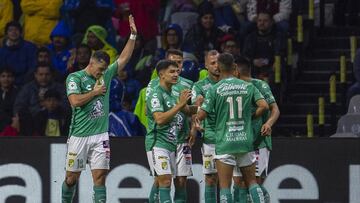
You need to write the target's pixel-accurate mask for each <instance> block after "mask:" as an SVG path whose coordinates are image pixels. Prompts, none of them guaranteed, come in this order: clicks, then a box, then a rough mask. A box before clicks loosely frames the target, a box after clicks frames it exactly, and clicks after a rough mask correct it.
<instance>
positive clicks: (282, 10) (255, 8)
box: [247, 0, 292, 34]
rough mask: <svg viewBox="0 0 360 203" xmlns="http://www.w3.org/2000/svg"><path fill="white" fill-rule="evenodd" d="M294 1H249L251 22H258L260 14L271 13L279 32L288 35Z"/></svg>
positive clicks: (248, 12) (248, 9)
mask: <svg viewBox="0 0 360 203" xmlns="http://www.w3.org/2000/svg"><path fill="white" fill-rule="evenodd" d="M291 2H292V0H249V2H248V4H247V17H248V20H249V21H251V22H254V23H255V22H257V18H258V15H259V13H261V12H266V13H269V14H270V15H271V16H272V18H273V20H274V21H275V24H276V28H277V29H278V31H280V32H283V33H284V34H287V32H288V30H289V18H290V14H291V9H292V8H291V6H292V4H291Z"/></svg>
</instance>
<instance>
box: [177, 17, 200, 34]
mask: <svg viewBox="0 0 360 203" xmlns="http://www.w3.org/2000/svg"><path fill="white" fill-rule="evenodd" d="M198 16H199V14H198V13H195V12H176V13H173V14H172V15H171V23H176V24H178V25H180V27H181V29H182V30H183V33H184V36H185V34H186V33H187V31H188V30H189V29H190V28H191V27H192V26H193V25H194V24H196V22H197V18H198Z"/></svg>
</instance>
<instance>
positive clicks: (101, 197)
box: [93, 186, 106, 203]
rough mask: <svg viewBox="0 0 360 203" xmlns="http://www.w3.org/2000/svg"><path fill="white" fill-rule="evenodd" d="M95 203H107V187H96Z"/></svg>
mask: <svg viewBox="0 0 360 203" xmlns="http://www.w3.org/2000/svg"><path fill="white" fill-rule="evenodd" d="M93 189H94V196H93V201H94V203H105V202H106V187H105V186H94V187H93Z"/></svg>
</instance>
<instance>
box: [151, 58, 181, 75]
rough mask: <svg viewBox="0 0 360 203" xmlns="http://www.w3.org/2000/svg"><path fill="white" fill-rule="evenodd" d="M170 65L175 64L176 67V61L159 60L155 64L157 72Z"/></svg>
mask: <svg viewBox="0 0 360 203" xmlns="http://www.w3.org/2000/svg"><path fill="white" fill-rule="evenodd" d="M170 66H175V67H178V65H177V63H176V62H175V61H171V60H167V59H164V60H160V61H159V62H158V63H157V64H156V72H157V73H158V74H159V73H160V71H162V70H166V69H168V68H169V67H170Z"/></svg>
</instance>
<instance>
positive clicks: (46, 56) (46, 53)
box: [36, 47, 51, 65]
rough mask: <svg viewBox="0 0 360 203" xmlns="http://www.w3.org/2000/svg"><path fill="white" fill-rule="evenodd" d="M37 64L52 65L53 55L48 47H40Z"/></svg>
mask: <svg viewBox="0 0 360 203" xmlns="http://www.w3.org/2000/svg"><path fill="white" fill-rule="evenodd" d="M36 64H48V65H51V53H50V50H49V49H48V48H46V47H40V48H39V49H38V50H37V53H36Z"/></svg>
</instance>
